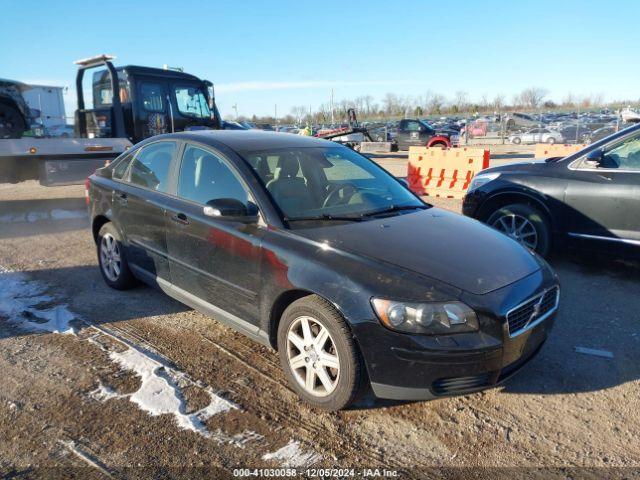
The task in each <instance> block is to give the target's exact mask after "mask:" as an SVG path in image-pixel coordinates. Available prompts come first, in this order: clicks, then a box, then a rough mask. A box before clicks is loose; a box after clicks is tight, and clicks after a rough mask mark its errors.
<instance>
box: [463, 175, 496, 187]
mask: <svg viewBox="0 0 640 480" xmlns="http://www.w3.org/2000/svg"><path fill="white" fill-rule="evenodd" d="M499 176H500V173H498V172H495V173H480V174H478V175H476V176H475V177H473V180H471V184H470V185H469V188H468V190H467V191H471V190H475V189H476V188H480V187H481V186H483V185H486V184H487V183H489V182H490V181H492V180H495V179H496V178H498V177H499Z"/></svg>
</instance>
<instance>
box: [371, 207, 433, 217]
mask: <svg viewBox="0 0 640 480" xmlns="http://www.w3.org/2000/svg"><path fill="white" fill-rule="evenodd" d="M427 208H429V207H428V206H427V205H391V206H389V207H386V208H382V209H380V210H374V211H372V212H367V213H363V214H362V217H372V216H374V215H382V214H384V213H393V212H401V211H403V210H417V209H420V210H425V209H427Z"/></svg>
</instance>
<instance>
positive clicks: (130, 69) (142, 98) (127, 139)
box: [0, 55, 222, 186]
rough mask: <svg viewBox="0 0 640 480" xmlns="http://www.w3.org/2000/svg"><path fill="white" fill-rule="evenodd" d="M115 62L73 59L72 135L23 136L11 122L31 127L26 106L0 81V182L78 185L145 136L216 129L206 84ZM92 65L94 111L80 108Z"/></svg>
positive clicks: (210, 89) (179, 73) (166, 71)
mask: <svg viewBox="0 0 640 480" xmlns="http://www.w3.org/2000/svg"><path fill="white" fill-rule="evenodd" d="M114 59H115V57H114V56H113V55H98V56H95V57H91V58H86V59H82V60H78V61H76V62H75V64H76V65H78V72H77V75H76V92H77V101H78V102H77V110H76V111H75V115H74V117H75V127H74V129H75V135H74V138H37V137H35V136H29V137H27V136H24V135H22V134H21V133H22V130H23V129H19V128H15V125H22V126H23V125H27V124H29V123H30V121H31V120H32V119H31V118H30V114H29V111H28V107H26V105H25V103H24V101H23V100H21V98H20V89H19V88H16V87H15V86H13V87H11V88H9V87H6V88H2V85H3V84H0V107H2V111H1V112H0V113H1V114H2V115H0V126H3V125H4V126H5V128H4V130H1V129H0V132H3V131H4V132H5V134H4V135H2V136H0V183H18V182H21V181H24V180H31V179H34V180H39V181H40V183H41V184H42V185H47V186H52V185H69V184H80V183H82V182H84V180H85V178H86V177H87V176H88V175H90V174H91V173H93V171H95V169H96V168H99V167H102V166H104V165H105V163H106V162H109V161H111V160H113V159H114V158H116V157H117V156H118V155H120V154H121V153H122V152H124V151H126V150H127V149H129V148H131V146H132V145H133V144H134V143H137V142H139V141H141V140H143V139H144V138H147V137H150V136H153V135H159V134H162V133H170V132H178V131H183V130H190V129H203V128H206V129H220V128H222V122H221V118H220V113H219V111H218V108H217V107H216V103H215V96H214V89H213V84H212V83H211V82H210V81H208V80H201V79H199V78H198V77H196V76H194V75H190V74H187V73H184V72H182V71H180V70H174V69H168V68H164V69H160V68H150V67H141V66H135V65H129V66H123V67H118V68H116V67H115V66H114V65H113V63H112V60H114ZM96 68H99V69H100V70H98V71H95V72H94V73H93V84H92V97H93V106H92V108H86V104H85V98H84V90H83V79H84V74H85V72H86V71H87V70H90V69H96ZM10 83H11V82H9V84H10ZM13 83H14V84H18V85H20V84H19V82H13ZM9 84H6V85H9ZM3 119H6V120H7V121H5V122H4V123H3ZM10 121H12V123H10Z"/></svg>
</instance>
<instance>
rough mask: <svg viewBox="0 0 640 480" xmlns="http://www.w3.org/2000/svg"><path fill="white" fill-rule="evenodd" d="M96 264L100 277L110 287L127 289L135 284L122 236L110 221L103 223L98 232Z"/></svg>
mask: <svg viewBox="0 0 640 480" xmlns="http://www.w3.org/2000/svg"><path fill="white" fill-rule="evenodd" d="M98 264H99V265H100V273H101V274H102V278H103V279H104V281H105V283H106V284H107V285H109V286H110V287H111V288H115V289H116V290H127V289H129V288H131V287H133V286H134V285H135V278H134V277H133V274H132V273H131V270H129V264H128V263H127V257H126V253H125V251H124V248H123V246H122V237H121V236H120V232H118V229H117V228H116V227H114V225H113V224H112V223H105V224H104V225H103V226H102V228H101V229H100V232H98Z"/></svg>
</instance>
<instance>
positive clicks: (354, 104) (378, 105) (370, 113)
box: [228, 87, 640, 125]
mask: <svg viewBox="0 0 640 480" xmlns="http://www.w3.org/2000/svg"><path fill="white" fill-rule="evenodd" d="M639 104H640V102H638V101H637V100H625V101H615V102H609V103H605V101H604V95H602V94H592V95H584V96H579V95H574V94H571V93H570V94H567V95H566V96H565V97H564V98H563V99H562V101H561V102H559V103H557V102H554V101H553V100H551V99H549V91H548V90H547V89H545V88H542V87H528V88H525V89H523V90H522V91H521V92H520V93H518V94H516V95H514V96H513V97H512V98H511V99H510V101H507V97H506V95H504V94H497V95H495V96H494V97H492V98H489V97H488V96H487V95H483V96H482V97H481V98H480V99H476V100H471V99H470V98H469V95H468V94H467V92H465V91H457V92H455V93H454V94H453V96H451V97H447V96H445V95H442V94H440V93H436V92H432V91H427V92H426V93H424V94H422V95H398V94H396V93H386V94H385V95H384V96H383V97H382V98H381V99H380V100H379V101H376V100H375V98H374V97H373V96H372V95H361V96H358V97H355V98H353V99H342V100H339V101H337V102H334V104H333V116H332V106H331V104H330V102H324V103H322V104H320V105H319V106H318V107H317V108H316V109H315V110H313V109H311V108H310V107H309V106H304V105H298V106H294V107H292V108H291V110H290V112H289V113H288V114H287V115H284V116H282V117H279V118H278V119H277V120H278V122H277V123H279V124H286V125H290V124H295V125H303V124H306V123H310V124H316V125H317V124H328V123H330V122H331V121H332V118H333V121H335V122H337V123H342V122H346V121H347V111H348V110H349V109H350V108H353V109H355V110H356V113H357V116H358V120H360V121H381V120H393V119H399V118H404V117H427V116H432V115H459V116H471V115H476V114H478V115H480V114H492V113H504V112H508V111H522V112H540V111H554V110H563V111H576V110H583V111H586V110H595V109H601V108H605V107H607V108H610V109H612V110H618V109H620V108H624V107H626V106H628V105H631V106H637V105H639ZM228 119H229V120H234V118H232V117H229V118H228ZM239 120H251V121H255V122H263V123H271V124H275V123H276V118H275V117H274V116H273V115H266V116H256V115H253V116H252V117H246V116H241V117H240V118H239Z"/></svg>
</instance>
